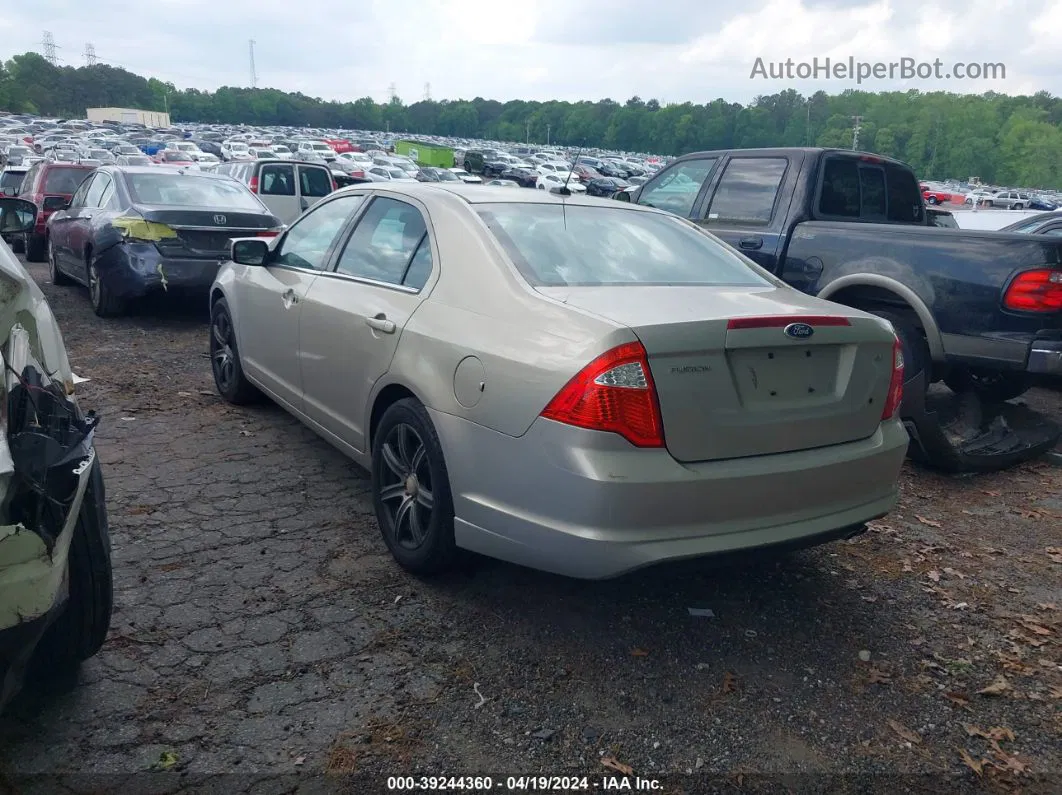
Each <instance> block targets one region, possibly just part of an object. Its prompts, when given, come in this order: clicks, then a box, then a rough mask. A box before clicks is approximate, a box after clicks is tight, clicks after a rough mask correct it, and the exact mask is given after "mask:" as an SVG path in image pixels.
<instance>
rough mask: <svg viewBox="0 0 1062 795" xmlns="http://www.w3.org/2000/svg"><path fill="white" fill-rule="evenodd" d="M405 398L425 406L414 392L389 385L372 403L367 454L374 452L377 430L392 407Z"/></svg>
mask: <svg viewBox="0 0 1062 795" xmlns="http://www.w3.org/2000/svg"><path fill="white" fill-rule="evenodd" d="M405 398H413V399H414V400H416V401H418V402H420V403H421V405H423V403H424V401H422V400H421V399H420V398H419V397H417V395H416V394H414V392H413V391H412V390H411V389H409V388H408V387H406V386H403V385H402V384H388V385H387V386H385V387H384V388H383V389H381V390H380V391H379V393H378V394H377V395H376V398H375V399H374V400H373V402H372V411H371V412H370V413H369V433H368V435H367V436H366V438H365V452H366V453H368V452H370V451H371V450H372V444H373V440H374V439H375V437H376V429H377V428H378V427H379V426H380V420H381V418H382V417H383V415H384V412H386V411H387V409H389V408H390V407H391V406H392V405H394V404H395V403H397V402H398V401H400V400H404V399H405Z"/></svg>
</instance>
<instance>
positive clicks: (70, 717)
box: [0, 265, 1062, 793]
mask: <svg viewBox="0 0 1062 795" xmlns="http://www.w3.org/2000/svg"><path fill="white" fill-rule="evenodd" d="M29 267H30V269H31V271H32V272H33V274H34V276H35V277H36V278H37V279H38V281H39V282H40V283H41V284H42V287H43V289H44V291H45V293H46V295H47V296H48V299H49V301H50V302H51V304H52V307H53V309H54V311H55V313H56V315H57V316H58V318H59V321H60V324H61V325H62V328H63V332H64V335H65V338H66V343H67V345H68V347H69V349H70V354H71V361H72V364H73V367H74V370H75V371H76V372H77V373H78V374H79V375H81V376H85V377H88V378H90V379H91V381H90V382H89V383H87V384H85V385H83V386H81V387H79V390H81V392H82V393H83V397H82V401H83V405H85V406H86V407H91V408H96V409H98V410H99V411H100V413H101V414H102V417H103V422H102V425H101V429H100V431H99V449H100V455H101V457H102V460H103V462H104V465H105V476H106V479H107V488H108V492H107V493H108V498H109V505H108V507H109V511H110V517H111V530H112V534H113V542H114V561H115V569H116V571H115V576H116V589H117V593H116V602H117V605H116V614H115V619H114V623H113V628H112V632H111V635H110V638H109V640H108V642H107V644H106V646H105V647H104V649H103V651H102V652H101V653H100V654H99V655H98V656H97V657H96V658H94V659H93V660H91V661H89V662H88V663H87V664H86V665H85V666H84V667H83V669H82V673H81V675H80V681H79V682H78V683H77V686H76V687H75V688H73V689H65V690H64V689H58V688H57V689H55V690H54V691H52V692H43V693H42V692H34V691H27V692H25V693H24V694H23V696H22V697H20V699H19V700H18V701H17V702H16V703H15V704H14V705H13V707H12V708H11V709H10V711H9V712H8V714H7V715H5V716H4V717H3V718H2V719H0V766H2V767H0V770H3V771H4V773H3V774H2V775H0V791H3V785H4V781H5V777H6V780H7V781H8V783H11V782H15V781H18V782H20V783H19V787H21V788H22V791H40V792H54V791H57V790H58V788H59V785H60V784H63V785H66V786H69V787H71V788H74V789H77V790H79V791H89V790H92V791H125V792H140V791H159V792H169V791H177V790H192V789H195V790H205V789H208V788H210V787H213V788H214V789H217V790H224V791H226V792H229V793H235V792H244V791H247V792H262V793H270V792H292V791H296V790H297V791H300V792H302V791H327V790H334V789H339V788H346V789H347V790H348V791H351V792H359V793H372V792H380V791H386V789H387V787H386V780H385V778H384V776H387V775H395V774H414V775H418V776H419V775H425V776H442V775H449V776H464V775H476V774H478V775H484V774H490V775H493V776H495V785H494V790H496V791H505V789H506V787H505V784H506V782H505V778H504V777H505V776H507V775H519V774H522V775H555V776H575V777H577V778H576V782H575V783H576V786H577V787H578V786H579V785H581V781H580V779H579V778H578V777H582V776H585V777H587V778H586V786H587V788H588V789H590V790H593V789H602V788H605V785H607V783H608V780H607V779H606V778H604V777H606V776H610V775H616V776H619V775H621V774H622V773H623V772H627V771H630V770H633V771H634V773H635V774H636V775H638V776H640V777H642V778H643V779H653V780H658V781H659V789H658V790H657V791H661V792H690V793H700V792H714V791H753V790H763V791H774V790H778V789H780V788H784V789H786V790H788V791H807V792H823V791H828V790H855V789H858V790H859V791H862V792H868V791H882V792H885V791H889V792H898V791H927V790H932V791H936V792H945V791H947V792H957V791H966V790H970V791H975V790H981V789H992V790H996V789H998V790H1008V791H1009V790H1011V789H1013V788H1015V787H1020V788H1021V789H1022V790H1023V791H1025V792H1038V791H1044V792H1046V791H1051V790H1053V791H1056V792H1057V791H1059V789H1058V788H1059V786H1062V709H1060V707H1062V701H1060V699H1062V667H1060V664H1062V644H1060V635H1062V539H1060V535H1062V530H1060V528H1062V522H1060V521H1059V520H1060V518H1062V468H1057V467H1053V466H1050V465H1048V464H1047V463H1033V464H1029V465H1025V466H1022V467H1020V468H1017V469H1015V470H1013V471H1009V472H1005V473H999V474H994V475H988V476H977V477H945V476H941V475H939V474H934V473H931V472H927V471H924V470H919V469H916V468H914V467H911V466H908V467H907V468H905V470H904V473H903V481H902V485H903V490H902V497H901V502H900V506H899V507H898V508H897V510H896V512H895V513H894V514H892V515H890V516H889V517H888V518H887V519H884V520H881V521H879V522H877V523H875V524H874V526H873V528H872V532H869V533H867V534H866V535H864V536H862V537H861V538H859V539H855V540H853V541H850V542H845V543H838V544H833V545H830V546H826V547H823V548H819V549H815V550H811V551H807V552H803V553H799V554H795V555H792V556H789V557H786V558H784V559H782V560H774V561H771V560H748V559H739V560H737V561H734V560H729V561H727V562H726V563H725V565H722V564H721V562H715V563H705V562H699V563H695V564H682V565H678V566H666V567H661V568H657V569H652V570H649V571H644V572H641V573H638V574H636V575H633V576H629V577H625V578H623V579H620V580H615V581H609V582H598V583H593V582H579V581H571V580H565V579H561V578H558V577H553V576H550V575H545V574H540V573H537V572H533V571H528V570H524V569H520V568H517V567H514V566H509V565H506V564H502V563H497V562H492V561H486V560H477V561H475V562H473V563H471V564H470V565H469V566H468V567H466V568H465V569H464V570H463V571H460V572H458V573H455V574H452V575H449V576H447V577H444V578H442V579H439V580H434V581H430V582H424V581H418V580H416V579H414V578H412V577H410V576H408V575H406V574H404V573H403V572H402V571H400V570H399V569H398V568H397V567H396V566H395V565H393V564H392V562H391V559H390V557H389V556H388V554H387V552H386V549H385V548H384V545H383V543H382V541H381V539H380V538H379V534H378V531H377V529H376V526H375V521H374V519H373V517H372V511H371V503H370V500H369V498H368V494H367V489H368V482H367V475H366V473H365V472H364V471H362V470H360V469H359V468H358V467H356V466H354V465H353V464H351V463H349V462H348V461H346V460H345V459H344V458H342V457H341V456H340V455H339V454H338V453H336V452H335V451H334V450H333V449H332V448H331V447H329V446H328V445H327V444H325V443H324V442H322V441H320V440H319V439H317V438H316V437H315V436H314V435H313V434H312V433H311V432H309V431H308V430H306V429H304V428H303V427H301V426H300V425H299V424H297V423H296V422H295V421H294V420H292V419H290V418H289V417H288V416H287V415H286V414H284V413H283V412H281V411H280V410H278V409H276V408H275V407H272V406H268V405H267V406H259V407H253V408H247V409H236V408H233V407H230V406H227V405H226V404H224V403H222V402H221V401H220V400H219V399H218V398H217V397H216V395H215V393H214V389H213V383H212V380H211V378H210V369H209V361H208V359H207V356H206V339H207V337H206V332H207V326H206V318H205V315H204V313H203V311H202V303H200V302H196V303H195V304H194V305H190V306H181V305H180V304H179V303H178V302H174V301H170V302H167V301H158V302H153V303H152V304H151V305H150V306H144V307H142V308H141V309H140V310H139V312H138V314H137V315H136V316H134V317H130V318H125V319H121V320H117V321H114V320H111V321H103V320H100V319H98V318H96V317H95V316H94V315H93V314H92V312H91V311H90V309H89V306H88V301H87V298H86V296H85V294H84V291H83V290H81V289H80V288H70V287H62V288H57V287H54V286H52V285H51V284H50V283H48V280H47V274H46V268H45V267H43V266H39V265H30V266H29ZM1030 402H1031V403H1032V404H1033V405H1035V406H1036V407H1037V408H1039V409H1040V410H1042V411H1045V412H1047V413H1049V414H1050V415H1052V416H1053V417H1054V418H1056V419H1059V420H1062V391H1052V390H1038V391H1036V392H1035V393H1030ZM688 608H707V609H710V610H711V611H712V612H713V614H714V615H713V616H711V617H704V616H693V615H691V614H690V612H689V611H688ZM57 777H58V778H57ZM514 783H516V782H514ZM542 783H550V784H551V783H553V782H537V784H542ZM524 788H525V789H527V788H531V787H530V786H529V785H527V784H525V787H524ZM535 788H536V789H542V788H543V787H541V786H536V787H535Z"/></svg>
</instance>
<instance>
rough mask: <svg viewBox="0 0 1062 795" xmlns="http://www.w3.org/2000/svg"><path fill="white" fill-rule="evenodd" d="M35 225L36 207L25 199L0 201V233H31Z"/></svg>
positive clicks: (4, 199)
mask: <svg viewBox="0 0 1062 795" xmlns="http://www.w3.org/2000/svg"><path fill="white" fill-rule="evenodd" d="M36 223H37V205H36V204H34V203H33V202H28V201H26V200H25V199H13V198H3V199H0V232H4V233H11V234H22V233H24V232H32V231H33V227H34V226H35V225H36Z"/></svg>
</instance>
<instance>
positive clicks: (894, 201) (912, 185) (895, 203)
mask: <svg viewBox="0 0 1062 795" xmlns="http://www.w3.org/2000/svg"><path fill="white" fill-rule="evenodd" d="M885 179H886V183H887V187H888V195H889V214H888V218H889V220H890V221H894V222H898V223H903V224H924V223H925V214H924V211H923V209H922V192H921V191H920V190H918V181H917V180H916V179H915V177H914V174H913V173H911V172H910V171H909V170H908V169H906V168H903V167H901V166H897V165H894V164H892V163H886V164H885Z"/></svg>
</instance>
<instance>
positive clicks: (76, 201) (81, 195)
mask: <svg viewBox="0 0 1062 795" xmlns="http://www.w3.org/2000/svg"><path fill="white" fill-rule="evenodd" d="M93 182H95V179H94V178H93V177H89V178H88V179H86V180H85V181H84V182H82V183H81V185H80V186H79V187H78V189H77V191H76V192H75V193H74V195H73V197H71V199H70V206H71V207H84V206H85V195H86V194H87V193H88V191H89V188H90V187H92V183H93Z"/></svg>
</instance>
